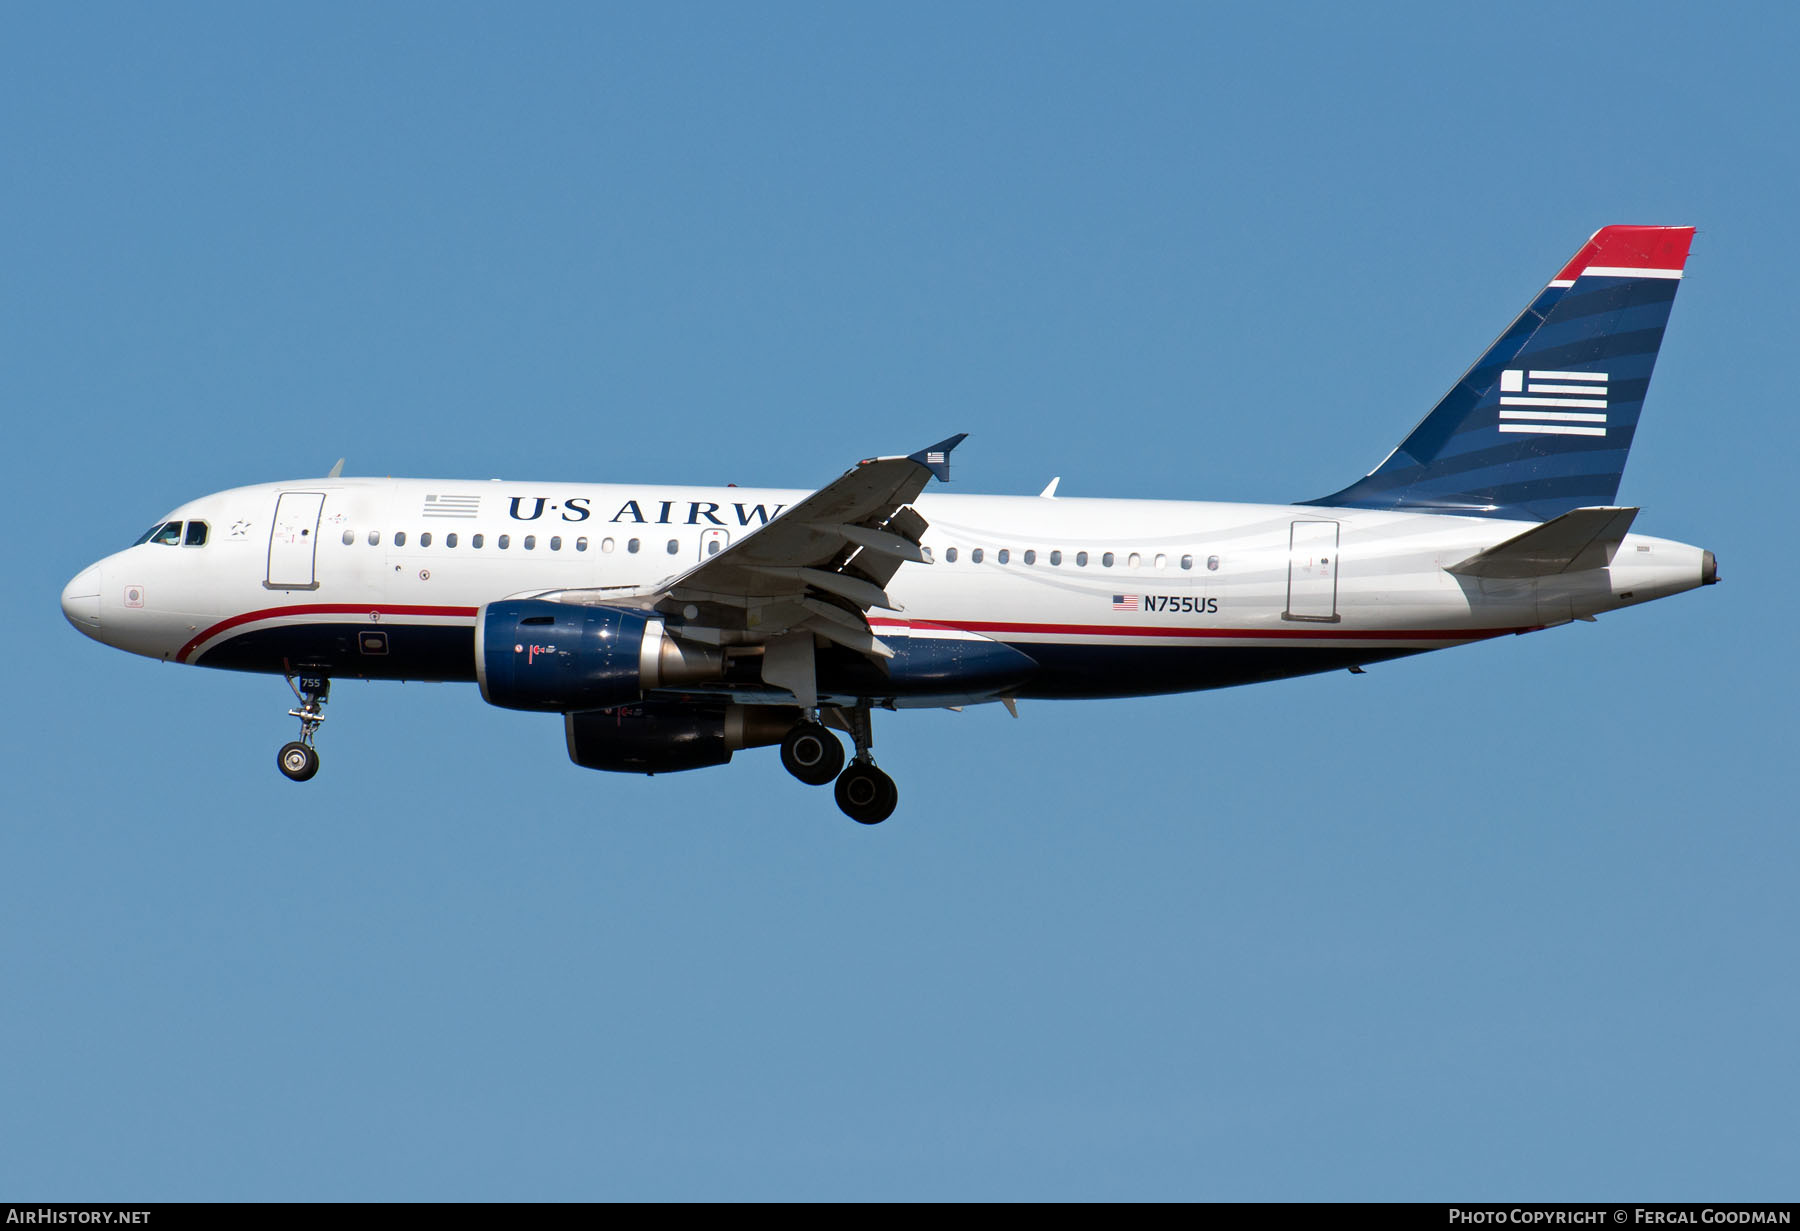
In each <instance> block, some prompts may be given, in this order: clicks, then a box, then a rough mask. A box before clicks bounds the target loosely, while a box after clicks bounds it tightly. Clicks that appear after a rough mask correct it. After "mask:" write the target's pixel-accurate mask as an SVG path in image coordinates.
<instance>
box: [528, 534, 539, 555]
mask: <svg viewBox="0 0 1800 1231" xmlns="http://www.w3.org/2000/svg"><path fill="white" fill-rule="evenodd" d="M525 550H526V551H536V550H537V535H535V534H528V535H526V536H525Z"/></svg>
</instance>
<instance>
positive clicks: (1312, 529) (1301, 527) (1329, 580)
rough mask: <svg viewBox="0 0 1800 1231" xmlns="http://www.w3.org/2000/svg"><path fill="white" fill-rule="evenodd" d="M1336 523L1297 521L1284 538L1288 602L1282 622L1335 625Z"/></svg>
mask: <svg viewBox="0 0 1800 1231" xmlns="http://www.w3.org/2000/svg"><path fill="white" fill-rule="evenodd" d="M1337 569H1338V524H1337V523H1336V522H1334V521H1297V522H1295V523H1294V524H1293V526H1292V528H1291V531H1290V533H1289V537H1288V602H1287V610H1286V611H1284V612H1282V613H1281V618H1282V619H1284V620H1319V621H1322V622H1324V623H1327V624H1335V623H1337V620H1338V613H1337Z"/></svg>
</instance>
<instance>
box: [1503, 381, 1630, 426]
mask: <svg viewBox="0 0 1800 1231" xmlns="http://www.w3.org/2000/svg"><path fill="white" fill-rule="evenodd" d="M1606 382H1607V374H1606V373H1605V372H1546V371H1539V370H1527V369H1525V368H1508V369H1506V371H1504V372H1502V373H1500V430H1501V431H1503V432H1537V433H1541V434H1543V435H1546V436H1604V435H1606V428H1605V426H1604V425H1605V423H1606ZM1508 407H1512V408H1513V409H1510V410H1509V409H1507V408H1508ZM1526 407H1531V408H1532V409H1529V410H1528V409H1525V408H1526Z"/></svg>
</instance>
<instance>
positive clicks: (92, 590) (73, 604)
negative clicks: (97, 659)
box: [62, 564, 100, 637]
mask: <svg viewBox="0 0 1800 1231" xmlns="http://www.w3.org/2000/svg"><path fill="white" fill-rule="evenodd" d="M62 609H63V618H64V619H66V620H68V622H69V623H71V624H73V625H74V626H75V627H76V628H78V629H80V630H81V631H82V632H84V633H86V634H87V635H88V636H90V637H98V636H99V635H100V566H99V565H98V564H90V565H89V566H88V567H87V568H84V569H82V570H81V571H80V572H79V573H77V574H75V576H74V577H73V578H72V579H70V581H69V584H68V585H66V586H64V587H63V592H62Z"/></svg>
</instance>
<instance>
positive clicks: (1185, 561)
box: [1181, 556, 1194, 569]
mask: <svg viewBox="0 0 1800 1231" xmlns="http://www.w3.org/2000/svg"><path fill="white" fill-rule="evenodd" d="M1181 567H1182V568H1184V569H1188V568H1193V567H1194V557H1192V556H1183V557H1181Z"/></svg>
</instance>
